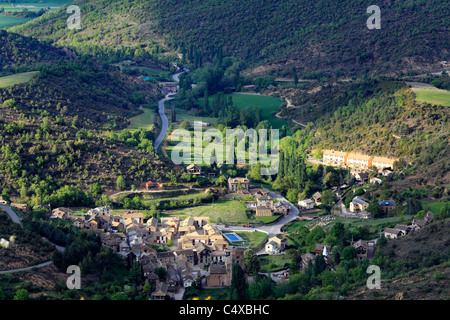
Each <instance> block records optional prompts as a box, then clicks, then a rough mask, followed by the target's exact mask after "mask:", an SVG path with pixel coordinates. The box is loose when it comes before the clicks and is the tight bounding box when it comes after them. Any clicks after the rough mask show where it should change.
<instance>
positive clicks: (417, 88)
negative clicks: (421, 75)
mask: <svg viewBox="0 0 450 320" xmlns="http://www.w3.org/2000/svg"><path fill="white" fill-rule="evenodd" d="M407 84H408V85H410V86H411V88H412V91H413V92H414V93H415V95H416V100H417V101H419V102H425V103H431V104H435V105H440V106H445V107H450V91H447V90H442V89H438V88H436V87H434V86H432V85H430V84H427V83H420V82H407Z"/></svg>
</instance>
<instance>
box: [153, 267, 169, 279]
mask: <svg viewBox="0 0 450 320" xmlns="http://www.w3.org/2000/svg"><path fill="white" fill-rule="evenodd" d="M155 274H156V275H157V276H158V278H159V280H161V281H163V280H164V279H165V278H166V277H167V276H168V275H169V273H168V272H167V270H166V269H165V268H163V267H159V268H156V270H155Z"/></svg>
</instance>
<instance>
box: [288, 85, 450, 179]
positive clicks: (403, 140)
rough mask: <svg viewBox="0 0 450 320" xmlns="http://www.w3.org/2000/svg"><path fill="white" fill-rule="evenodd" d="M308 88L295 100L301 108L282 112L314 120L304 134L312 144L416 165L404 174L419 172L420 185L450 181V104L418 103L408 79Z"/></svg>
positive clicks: (304, 130) (294, 102)
mask: <svg viewBox="0 0 450 320" xmlns="http://www.w3.org/2000/svg"><path fill="white" fill-rule="evenodd" d="M308 88H309V89H311V87H308V86H306V87H304V88H302V89H300V88H298V89H296V90H295V94H293V104H294V105H296V106H298V107H296V108H283V110H282V112H281V114H282V115H283V116H286V117H292V118H294V119H297V120H299V121H301V122H302V123H305V124H306V123H309V125H308V126H307V127H306V128H302V129H303V130H302V131H301V132H299V136H301V137H303V139H305V137H307V146H308V147H309V148H311V149H338V150H342V151H360V152H363V153H366V154H370V155H380V156H391V157H396V158H399V159H401V161H400V162H399V168H405V166H406V165H407V164H411V165H412V168H414V170H413V171H409V170H407V171H405V173H406V172H408V173H410V174H411V173H414V174H412V176H415V175H417V176H415V177H414V178H413V179H415V180H417V181H416V183H417V182H418V181H420V182H419V184H421V183H427V182H428V183H431V184H434V185H437V184H441V183H442V184H448V183H449V181H450V180H449V179H450V177H449V167H448V156H449V154H450V148H449V144H448V133H447V132H448V130H446V129H447V128H448V121H449V119H450V110H449V108H448V107H443V106H437V105H431V104H427V103H418V102H416V101H415V96H414V93H413V92H412V91H411V89H410V88H409V87H408V86H407V85H406V84H405V83H404V82H394V81H382V80H367V81H361V82H357V83H340V84H335V85H323V86H322V87H321V88H320V90H308ZM291 94H292V92H291ZM428 170H432V171H431V172H428ZM411 178H412V177H411Z"/></svg>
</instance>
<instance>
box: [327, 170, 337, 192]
mask: <svg viewBox="0 0 450 320" xmlns="http://www.w3.org/2000/svg"><path fill="white" fill-rule="evenodd" d="M323 184H324V185H325V186H326V187H327V188H331V187H334V186H338V185H339V184H340V176H339V174H338V173H337V172H336V171H334V170H333V171H330V172H328V173H327V174H326V175H325V179H323Z"/></svg>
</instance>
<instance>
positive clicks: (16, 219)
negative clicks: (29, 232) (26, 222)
mask: <svg viewBox="0 0 450 320" xmlns="http://www.w3.org/2000/svg"><path fill="white" fill-rule="evenodd" d="M0 209H2V210H3V211H5V212H6V213H7V214H8V215H9V217H10V218H11V220H12V221H13V222H14V223H17V224H19V225H20V226H21V227H22V228H23V225H22V222H21V221H20V218H19V216H18V215H17V214H16V213H15V212H14V210H13V209H12V208H11V207H8V206H5V205H0ZM54 245H55V248H56V250H58V251H60V252H64V249H65V248H64V247H61V246H58V245H56V244H54ZM52 263H53V261H52V260H50V261H47V262H44V263H40V264H37V265H34V266H31V267H25V268H18V269H12V270H4V271H0V274H7V273H15V272H21V271H30V270H34V269H35V268H43V267H46V266H48V265H50V264H52Z"/></svg>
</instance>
